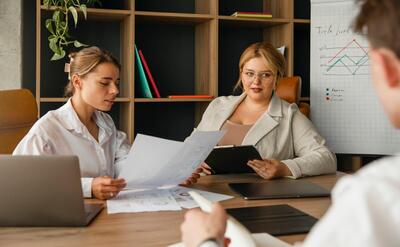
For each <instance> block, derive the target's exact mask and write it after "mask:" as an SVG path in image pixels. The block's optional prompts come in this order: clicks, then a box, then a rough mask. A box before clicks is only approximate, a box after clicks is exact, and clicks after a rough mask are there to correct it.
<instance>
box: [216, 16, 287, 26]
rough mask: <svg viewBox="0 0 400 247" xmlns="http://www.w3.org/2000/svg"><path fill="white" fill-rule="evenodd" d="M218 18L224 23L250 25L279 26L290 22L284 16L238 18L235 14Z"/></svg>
mask: <svg viewBox="0 0 400 247" xmlns="http://www.w3.org/2000/svg"><path fill="white" fill-rule="evenodd" d="M218 20H219V21H220V23H222V24H224V25H225V24H226V25H230V26H249V27H263V26H277V25H282V24H288V23H290V20H289V19H283V18H270V19H256V18H238V17H233V16H218Z"/></svg>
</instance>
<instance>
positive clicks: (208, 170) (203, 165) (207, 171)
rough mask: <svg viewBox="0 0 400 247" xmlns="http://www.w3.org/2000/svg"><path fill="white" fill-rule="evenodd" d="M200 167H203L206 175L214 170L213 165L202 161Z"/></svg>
mask: <svg viewBox="0 0 400 247" xmlns="http://www.w3.org/2000/svg"><path fill="white" fill-rule="evenodd" d="M200 167H201V168H202V169H203V170H202V172H203V173H204V174H206V175H211V174H212V171H211V167H210V166H209V165H207V163H206V162H203V163H201V165H200Z"/></svg>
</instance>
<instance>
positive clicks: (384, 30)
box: [354, 0, 400, 128]
mask: <svg viewBox="0 0 400 247" xmlns="http://www.w3.org/2000/svg"><path fill="white" fill-rule="evenodd" d="M357 2H358V4H359V5H360V12H359V14H358V15H357V17H356V19H355V22H354V30H355V31H356V32H358V33H361V34H363V35H365V36H366V37H367V38H368V40H369V42H370V45H371V49H370V52H369V56H370V62H371V70H372V79H373V81H374V86H375V89H376V92H377V94H378V96H379V98H380V100H381V102H382V104H383V107H384V109H385V111H386V114H387V115H388V117H389V119H390V121H391V122H392V124H393V125H394V126H395V127H396V128H400V1H399V0H357Z"/></svg>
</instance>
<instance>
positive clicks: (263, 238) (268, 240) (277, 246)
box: [167, 233, 293, 247]
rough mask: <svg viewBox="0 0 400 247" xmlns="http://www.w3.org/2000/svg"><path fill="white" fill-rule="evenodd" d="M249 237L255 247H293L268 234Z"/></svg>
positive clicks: (179, 244)
mask: <svg viewBox="0 0 400 247" xmlns="http://www.w3.org/2000/svg"><path fill="white" fill-rule="evenodd" d="M251 236H252V237H253V238H254V241H255V242H256V245H257V247H293V245H290V244H288V243H286V242H284V241H282V240H280V239H278V238H276V237H274V236H272V235H270V234H268V233H253V234H251ZM167 247H185V245H184V244H183V243H176V244H171V245H168V246H167Z"/></svg>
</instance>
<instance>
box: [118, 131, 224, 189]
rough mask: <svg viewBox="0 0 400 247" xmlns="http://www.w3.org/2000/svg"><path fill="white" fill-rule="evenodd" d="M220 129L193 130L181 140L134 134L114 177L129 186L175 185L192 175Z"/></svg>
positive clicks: (207, 153) (220, 134) (212, 144)
mask: <svg viewBox="0 0 400 247" xmlns="http://www.w3.org/2000/svg"><path fill="white" fill-rule="evenodd" d="M224 133H225V131H195V132H193V133H192V135H191V136H189V137H188V138H187V139H186V140H185V141H184V142H177V141H171V140H167V139H163V138H158V137H152V136H146V135H142V134H138V135H137V136H136V138H135V141H134V143H133V145H132V148H131V151H130V152H129V155H128V157H127V158H126V159H125V161H124V164H123V165H121V166H120V167H119V174H118V177H121V178H124V179H125V181H126V182H127V187H126V188H131V189H138V188H157V187H163V186H173V185H178V184H179V183H181V182H183V181H185V179H187V178H188V177H190V176H191V175H192V173H193V171H194V170H195V169H196V168H197V167H198V166H199V165H200V163H201V162H203V161H204V160H205V159H206V158H207V156H208V155H209V154H210V152H211V151H212V149H213V148H214V146H215V145H216V144H217V143H218V141H219V140H220V139H221V138H222V136H223V135H224Z"/></svg>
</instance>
